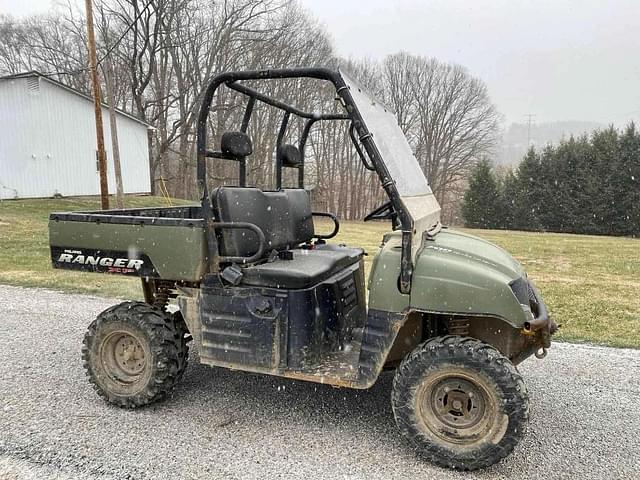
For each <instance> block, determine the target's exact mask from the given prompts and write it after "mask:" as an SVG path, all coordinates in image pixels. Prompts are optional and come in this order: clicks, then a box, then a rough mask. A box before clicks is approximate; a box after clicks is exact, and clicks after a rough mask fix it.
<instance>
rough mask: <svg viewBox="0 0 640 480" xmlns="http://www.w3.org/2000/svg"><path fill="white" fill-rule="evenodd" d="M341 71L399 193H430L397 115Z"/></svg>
mask: <svg viewBox="0 0 640 480" xmlns="http://www.w3.org/2000/svg"><path fill="white" fill-rule="evenodd" d="M340 74H341V75H342V78H343V79H344V81H345V83H346V84H347V86H348V87H349V90H350V92H351V96H352V97H353V101H354V102H355V104H356V106H357V107H358V111H359V112H360V115H361V116H362V119H363V120H364V123H365V125H366V126H367V129H368V130H369V132H370V133H371V134H372V135H373V141H374V143H375V144H376V147H378V151H379V152H380V155H381V156H382V161H383V162H384V164H385V165H386V167H387V170H388V171H389V175H391V178H392V179H393V180H394V181H395V183H396V188H397V189H398V193H399V194H400V196H401V197H414V196H419V195H427V194H430V193H431V188H429V184H428V183H427V179H426V178H425V176H424V173H423V172H422V169H421V168H420V165H419V164H418V161H417V160H416V157H415V156H414V155H413V152H412V150H411V147H410V146H409V142H407V139H406V137H405V136H404V133H403V132H402V130H401V129H400V126H399V125H398V121H397V119H396V116H395V114H394V113H393V112H392V111H391V110H389V109H388V108H387V107H386V106H385V105H384V104H383V103H381V102H380V101H379V100H378V99H376V98H375V97H374V96H373V95H371V94H370V93H369V92H367V91H366V89H365V88H364V87H362V86H361V85H360V84H359V83H358V82H357V81H356V80H354V79H353V78H352V77H350V76H349V75H348V74H346V73H345V72H343V71H340Z"/></svg>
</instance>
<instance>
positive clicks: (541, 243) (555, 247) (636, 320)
mask: <svg viewBox="0 0 640 480" xmlns="http://www.w3.org/2000/svg"><path fill="white" fill-rule="evenodd" d="M165 204H166V203H165V201H164V200H163V199H160V198H153V197H129V198H128V199H127V207H142V206H158V205H165ZM96 208H98V201H97V199H94V198H84V199H83V198H81V199H60V200H29V201H21V200H15V201H4V202H0V283H5V284H12V285H22V286H37V287H47V288H54V289H58V290H64V291H69V292H80V293H90V294H96V295H102V296H113V297H122V298H140V296H141V291H140V286H139V281H138V280H134V279H128V278H122V277H116V276H107V275H96V274H89V273H76V272H69V271H61V270H53V269H51V266H50V259H49V249H48V243H47V218H48V214H49V212H51V211H70V210H83V209H84V210H86V209H96ZM322 227H324V225H320V228H322ZM327 230H328V228H327ZM387 230H388V226H387V225H386V224H381V223H360V222H343V223H342V228H341V232H340V235H339V236H338V237H337V239H336V241H338V242H344V243H348V244H351V245H359V246H362V247H364V248H365V250H366V251H367V252H368V253H369V256H368V257H366V264H367V266H369V265H370V262H371V260H372V258H373V255H374V254H375V252H376V251H377V249H378V246H379V244H380V240H381V238H382V234H383V233H384V232H385V231H387ZM469 232H470V233H473V234H475V235H478V236H480V237H483V238H486V239H487V240H489V241H491V242H494V243H496V244H498V245H500V246H502V247H504V248H505V249H507V250H508V251H510V252H511V253H512V254H513V255H514V256H515V257H516V258H517V259H518V260H519V261H520V262H521V263H522V264H523V265H524V266H525V268H526V269H527V272H528V273H529V276H530V277H531V278H533V279H534V281H535V282H536V284H537V285H538V287H539V288H540V290H541V291H542V294H543V296H544V299H545V301H546V302H547V304H548V306H549V309H550V311H551V313H552V315H553V316H554V317H555V319H556V320H557V321H558V322H559V323H561V324H562V328H561V329H560V332H559V333H558V338H561V339H564V340H571V341H588V342H593V343H599V344H605V345H613V346H625V347H634V348H640V255H638V253H639V249H640V240H634V239H627V238H613V237H594V236H584V235H562V234H553V233H528V232H503V231H495V230H469Z"/></svg>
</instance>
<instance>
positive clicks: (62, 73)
mask: <svg viewBox="0 0 640 480" xmlns="http://www.w3.org/2000/svg"><path fill="white" fill-rule="evenodd" d="M152 3H153V0H149V2H148V3H147V4H146V5H145V7H144V8H143V9H142V10H140V11H139V12H138V14H137V15H136V17H135V18H134V19H133V21H132V22H131V23H130V24H129V25H127V28H126V29H125V31H124V32H122V34H121V35H120V36H119V37H118V39H117V40H116V41H115V43H114V44H113V45H111V46H110V47H109V49H108V50H107V51H106V53H105V54H104V55H102V57H100V59H99V60H98V61H97V65H101V64H102V62H104V60H105V59H106V58H107V57H108V56H109V55H110V54H111V52H113V51H114V50H115V48H116V47H117V46H118V45H119V44H120V42H122V40H123V39H124V37H125V35H126V34H127V33H129V31H130V30H131V29H132V28H133V26H134V25H135V24H136V23H137V22H138V20H140V18H141V17H142V15H143V14H144V12H145V11H146V10H147V9H148V8H149V7H150V6H151V4H152ZM89 70H91V67H84V68H78V69H76V70H69V71H63V70H60V71H55V72H46V73H41V74H40V75H42V76H43V77H53V76H56V75H77V74H78V73H82V72H87V71H89Z"/></svg>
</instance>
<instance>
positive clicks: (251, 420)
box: [0, 286, 640, 480]
mask: <svg viewBox="0 0 640 480" xmlns="http://www.w3.org/2000/svg"><path fill="white" fill-rule="evenodd" d="M114 303H117V301H116V300H109V299H102V298H94V297H88V296H81V295H66V294H61V293H58V292H53V291H48V290H40V289H24V288H16V287H6V286H0V311H2V314H1V316H0V319H1V320H0V479H12V480H13V479H17V480H22V479H36V478H38V479H40V478H45V479H49V478H51V479H61V480H68V479H85V478H86V479H110V478H118V479H119V478H135V479H172V480H173V479H180V478H185V479H187V478H207V479H217V478H229V479H235V478H238V479H239V478H256V479H270V478H302V477H306V478H307V479H316V478H331V479H350V480H352V479H367V480H371V479H377V478H398V479H409V478H421V479H432V478H433V479H463V478H464V479H471V478H480V479H527V480H532V479H538V478H539V479H554V478H578V479H580V480H585V479H592V478H593V479H598V480H600V479H605V478H606V479H636V478H640V351H633V350H619V349H611V348H600V347H590V346H579V345H571V344H555V345H554V347H553V349H552V350H551V351H550V352H549V356H548V357H547V358H546V359H545V360H544V361H537V360H535V359H532V360H527V361H526V362H525V363H524V364H523V365H522V367H521V371H522V372H523V375H524V377H525V381H526V383H527V385H528V388H529V393H530V396H531V418H532V420H531V424H530V428H529V431H528V434H527V436H526V437H525V439H524V441H523V442H522V443H521V444H520V445H519V446H518V448H517V449H516V451H515V453H514V454H513V455H512V456H510V457H509V458H508V459H506V460H505V461H503V462H502V463H500V464H498V465H495V466H493V467H491V468H490V469H488V470H485V471H483V472H475V473H473V474H461V473H458V472H451V471H447V470H442V469H439V468H436V467H433V466H431V465H429V464H427V463H424V462H422V461H421V460H420V459H419V457H418V456H417V455H416V454H415V453H414V452H413V451H412V450H411V448H410V447H409V446H408V445H407V443H406V442H405V441H404V440H403V438H402V437H400V435H399V434H398V433H397V432H396V428H395V424H394V421H393V416H392V413H391V407H390V404H389V395H390V388H391V381H392V375H391V374H389V373H386V374H384V375H383V376H382V377H381V378H380V380H379V381H378V382H377V384H376V385H375V386H374V387H373V388H372V389H370V390H368V391H355V390H346V389H335V388H332V387H330V386H325V385H316V384H311V383H304V382H296V381H289V380H283V379H280V378H274V377H268V376H260V375H253V374H246V373H242V372H229V371H227V370H224V369H214V368H210V367H205V366H201V365H198V364H197V363H196V362H195V361H192V362H191V364H190V366H189V368H188V369H187V372H186V374H185V377H184V379H183V381H182V382H181V384H180V385H178V387H177V388H176V389H175V391H174V393H173V395H172V396H171V397H170V398H169V399H167V400H166V401H164V402H162V403H160V404H157V405H154V406H152V407H149V408H145V409H142V410H138V411H125V410H120V409H118V408H114V407H110V406H108V405H106V404H105V403H104V402H103V401H102V400H100V399H99V398H98V396H97V395H96V394H95V393H94V392H93V390H92V389H91V388H90V386H89V384H88V382H87V381H86V379H85V376H84V371H83V369H82V365H81V362H80V345H81V342H82V337H83V335H84V331H85V328H86V326H87V325H88V324H89V323H90V322H91V320H92V319H93V317H95V315H96V314H97V313H99V312H100V311H101V310H103V309H104V308H106V307H108V306H110V305H112V304H114Z"/></svg>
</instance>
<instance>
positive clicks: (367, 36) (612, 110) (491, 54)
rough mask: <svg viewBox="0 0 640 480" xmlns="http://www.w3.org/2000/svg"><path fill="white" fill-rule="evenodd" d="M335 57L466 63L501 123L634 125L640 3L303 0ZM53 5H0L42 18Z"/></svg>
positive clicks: (639, 100) (639, 98)
mask: <svg viewBox="0 0 640 480" xmlns="http://www.w3.org/2000/svg"><path fill="white" fill-rule="evenodd" d="M300 1H301V3H302V4H303V5H304V6H305V7H307V8H308V9H309V10H310V11H311V12H312V13H313V15H314V16H315V17H317V18H318V19H319V20H320V21H321V22H322V23H323V24H324V25H325V26H326V28H327V31H328V32H329V34H330V35H331V36H332V38H333V40H334V44H335V46H336V48H337V50H338V53H340V54H341V55H344V56H353V57H363V56H368V57H372V58H382V57H384V56H385V55H386V54H389V53H394V52H397V51H400V50H405V51H407V52H410V53H414V54H420V55H425V56H433V57H436V58H438V59H439V60H442V61H446V62H455V63H459V64H462V65H464V66H465V67H467V68H468V69H469V71H470V72H471V73H472V74H473V75H475V76H478V77H480V78H482V79H483V80H484V81H485V82H486V83H487V85H488V87H489V92H490V94H491V98H492V99H493V101H494V103H495V104H496V105H497V107H498V109H499V110H500V111H501V112H502V113H503V114H504V115H505V117H506V120H507V122H524V121H525V117H524V115H525V114H529V113H531V114H535V115H536V117H535V120H536V121H538V122H544V121H560V120H587V121H596V122H602V123H614V124H616V125H620V124H623V123H625V122H626V121H628V120H629V119H631V118H634V119H635V120H636V121H638V119H640V0H395V1H393V0H358V1H356V0H300ZM50 5H51V0H0V12H3V13H12V14H14V15H25V14H29V13H35V12H44V11H46V10H47V9H49V8H50Z"/></svg>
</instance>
